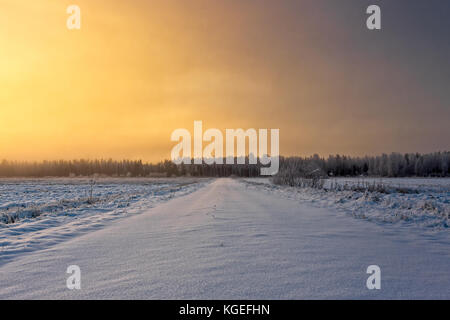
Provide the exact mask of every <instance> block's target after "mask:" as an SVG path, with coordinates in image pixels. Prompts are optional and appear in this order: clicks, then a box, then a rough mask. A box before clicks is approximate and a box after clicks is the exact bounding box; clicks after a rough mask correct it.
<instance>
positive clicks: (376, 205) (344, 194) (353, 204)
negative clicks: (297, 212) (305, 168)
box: [243, 178, 450, 232]
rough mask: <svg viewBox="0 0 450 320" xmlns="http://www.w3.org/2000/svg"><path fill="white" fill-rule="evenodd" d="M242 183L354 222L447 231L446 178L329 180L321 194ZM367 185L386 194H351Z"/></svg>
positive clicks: (449, 198) (264, 182) (265, 181)
mask: <svg viewBox="0 0 450 320" xmlns="http://www.w3.org/2000/svg"><path fill="white" fill-rule="evenodd" d="M243 181H245V183H246V184H247V186H248V187H249V188H252V187H253V188H256V189H258V190H262V189H264V190H265V191H266V192H269V193H274V194H278V195H280V196H282V197H285V198H289V199H296V200H298V201H301V202H308V203H311V204H312V205H314V206H317V207H325V208H335V209H337V210H342V211H345V212H348V213H350V214H351V215H352V216H354V217H355V218H360V219H365V220H369V221H373V222H377V223H398V224H403V225H404V226H408V225H409V226H412V227H419V228H422V231H424V232H438V231H445V232H449V231H450V230H449V226H450V179H448V178H445V179H444V178H435V179H425V178H383V179H380V178H337V179H328V180H327V181H326V183H325V188H324V189H320V190H319V189H312V188H295V187H288V186H279V185H274V184H272V183H271V182H270V179H269V178H255V179H245V180H243ZM367 185H368V186H372V185H375V186H378V185H381V186H383V188H385V189H387V190H388V193H383V192H369V191H364V190H362V191H353V190H351V189H352V187H356V190H358V187H361V189H365V186H367ZM340 189H341V190H340Z"/></svg>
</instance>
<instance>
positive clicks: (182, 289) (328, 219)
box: [0, 179, 450, 299]
mask: <svg viewBox="0 0 450 320" xmlns="http://www.w3.org/2000/svg"><path fill="white" fill-rule="evenodd" d="M449 248H450V236H449V235H448V232H445V233H439V234H437V235H436V236H424V235H421V234H418V233H415V232H409V231H408V230H407V229H400V228H397V227H396V226H386V225H378V224H375V223H371V222H367V221H364V220H358V219H354V218H351V217H349V216H348V215H346V214H345V213H340V212H333V211H332V210H331V209H321V208H312V207H310V206H308V205H306V204H302V203H300V202H298V201H295V200H289V199H283V198H281V197H278V196H276V195H271V194H267V193H264V192H259V191H258V190H256V189H254V188H248V187H247V186H246V184H244V183H241V182H239V181H237V180H233V179H218V180H216V181H214V182H213V183H211V184H208V185H207V186H206V187H204V188H202V189H199V190H198V191H196V192H194V193H191V194H189V195H187V196H183V197H179V198H175V199H173V200H171V201H169V202H166V203H163V204H160V205H158V206H156V207H154V208H151V209H149V210H148V211H147V212H145V213H143V214H140V215H137V216H132V217H130V218H126V219H123V220H119V221H117V222H116V223H113V224H111V225H109V226H106V227H105V228H103V229H100V230H97V231H93V232H91V233H88V234H85V235H82V236H79V237H76V238H73V239H72V240H69V241H66V242H63V243H59V244H57V245H55V246H53V247H51V248H49V249H45V250H41V251H36V252H31V253H29V254H25V255H22V256H19V257H17V258H16V259H15V260H13V261H11V262H9V263H7V264H4V265H2V266H1V267H0V298H2V299H6V298H19V299H28V298H30V299H48V298H50V299H60V298H61V299H85V298H89V299H113V298H117V299H134V298H136V299H316V298H330V299H331V298H336V299H340V298H368V299H370V298H377V299H385V298H404V299H409V298H425V299H431V298H435V299H450V268H449V266H450V264H449V262H450V250H449ZM0 254H1V253H0ZM374 264H375V265H379V266H380V268H381V290H368V289H367V288H366V279H367V278H368V276H369V275H368V274H366V269H367V267H368V266H369V265H374ZM69 265H78V266H79V267H80V269H81V289H80V290H69V289H68V288H67V287H66V279H67V278H68V277H69V274H67V273H66V269H67V267H68V266H69Z"/></svg>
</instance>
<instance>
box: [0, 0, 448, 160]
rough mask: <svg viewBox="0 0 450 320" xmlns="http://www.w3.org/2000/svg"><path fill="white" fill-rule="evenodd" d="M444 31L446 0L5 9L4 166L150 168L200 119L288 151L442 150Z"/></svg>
mask: <svg viewBox="0 0 450 320" xmlns="http://www.w3.org/2000/svg"><path fill="white" fill-rule="evenodd" d="M71 4H76V5H78V6H79V7H80V8H81V29H80V30H68V29H67V27H66V20H67V18H68V17H69V15H68V14H67V13H66V9H67V7H68V6H69V5H71ZM371 4H377V5H379V6H380V8H381V19H382V29H381V30H376V31H370V30H368V29H367V28H366V19H367V17H368V15H367V14H366V8H367V7H368V6H369V5H371ZM449 36H450V2H449V1H441V0H428V1H423V0H417V1H416V0H396V1H388V0H384V1H377V0H370V1H366V0H342V1H335V0H303V1H302V0H292V1H287V0H279V1H270V0H226V1H225V0H218V1H210V0H158V1H157V0H154V1H152V0H147V1H144V0H127V1H125V0H70V1H66V0H27V1H25V0H22V1H17V0H0V42H1V44H0V158H1V159H3V158H4V159H10V160H26V161H35V160H44V159H49V160H50V159H75V158H113V159H123V158H127V159H143V160H146V161H159V160H162V159H166V158H169V157H170V151H171V149H172V147H173V146H174V145H175V144H176V143H175V142H172V141H170V135H171V133H172V132H173V131H174V130H175V129H178V128H186V129H188V130H190V131H191V132H193V123H194V120H202V121H203V127H204V129H208V128H218V129H221V130H225V129H226V128H229V129H235V128H243V129H248V128H255V129H259V128H264V129H272V128H273V129H280V153H281V154H283V155H302V156H306V155H312V154H314V153H318V154H320V155H323V156H326V155H328V154H336V153H339V154H347V155H366V154H368V155H373V154H380V153H383V152H386V153H390V152H433V151H439V150H449V149H450V143H449V141H450V139H449V138H450V126H449V120H450V59H449V57H450V41H449V39H450V37H449Z"/></svg>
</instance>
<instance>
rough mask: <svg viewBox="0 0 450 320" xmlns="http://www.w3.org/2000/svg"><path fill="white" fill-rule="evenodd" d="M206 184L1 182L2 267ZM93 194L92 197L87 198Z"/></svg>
mask: <svg viewBox="0 0 450 320" xmlns="http://www.w3.org/2000/svg"><path fill="white" fill-rule="evenodd" d="M208 181H209V180H207V179H197V180H195V179H187V178H186V179H114V178H101V179H96V180H90V179H35V180H30V179H3V180H1V181H0V182H1V183H0V265H1V264H3V263H4V262H5V261H7V260H9V259H11V258H14V257H15V256H16V255H19V254H21V253H24V252H30V251H34V250H37V249H42V248H46V247H49V246H51V245H54V244H55V243H58V242H61V241H64V240H67V239H68V238H71V237H73V236H76V235H79V234H82V233H86V232H89V231H92V230H95V229H98V228H101V227H103V226H104V225H105V224H107V223H109V222H111V221H112V220H115V219H117V218H121V217H126V216H129V215H132V214H137V213H140V212H142V211H143V210H145V209H148V208H150V207H152V206H154V205H155V204H157V203H160V202H163V201H167V200H169V199H171V198H173V197H176V196H180V195H184V194H188V193H190V192H193V191H195V190H197V189H198V188H200V187H202V186H203V185H204V184H205V183H207V182H208ZM91 189H92V195H91Z"/></svg>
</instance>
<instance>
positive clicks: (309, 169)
mask: <svg viewBox="0 0 450 320" xmlns="http://www.w3.org/2000/svg"><path fill="white" fill-rule="evenodd" d="M325 178H326V174H325V172H324V171H323V170H322V169H321V168H320V166H319V165H318V164H316V163H314V162H310V161H305V160H304V159H302V158H295V159H294V158H290V159H289V161H283V160H282V162H281V165H280V170H279V171H278V174H277V175H276V176H274V177H273V178H272V182H273V183H274V184H278V185H288V186H291V187H300V188H314V189H323V187H324V184H325Z"/></svg>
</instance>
